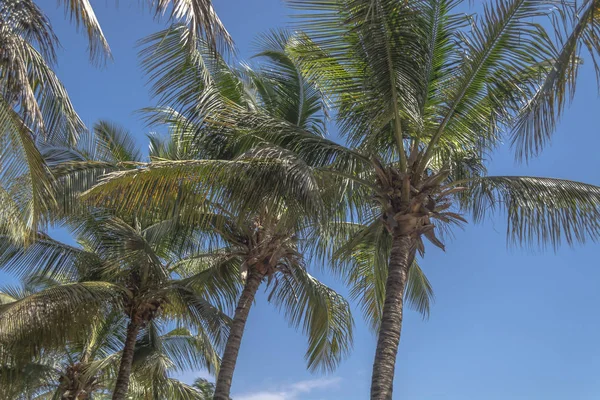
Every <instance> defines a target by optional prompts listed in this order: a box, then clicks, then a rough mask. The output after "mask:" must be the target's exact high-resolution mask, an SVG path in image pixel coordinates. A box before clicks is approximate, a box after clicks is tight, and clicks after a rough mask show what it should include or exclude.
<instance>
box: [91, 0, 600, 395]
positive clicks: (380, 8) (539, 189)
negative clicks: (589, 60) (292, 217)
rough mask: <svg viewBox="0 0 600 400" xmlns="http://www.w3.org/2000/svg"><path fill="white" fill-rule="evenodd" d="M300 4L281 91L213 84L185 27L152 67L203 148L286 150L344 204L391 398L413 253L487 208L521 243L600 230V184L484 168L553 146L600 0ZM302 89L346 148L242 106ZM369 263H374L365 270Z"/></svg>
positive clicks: (122, 182) (163, 93)
mask: <svg viewBox="0 0 600 400" xmlns="http://www.w3.org/2000/svg"><path fill="white" fill-rule="evenodd" d="M290 3H291V4H292V5H293V6H295V7H297V8H299V9H300V10H301V11H302V12H301V13H300V18H305V19H304V22H303V23H302V25H301V27H302V28H303V29H304V30H305V33H304V34H298V35H297V36H296V37H294V38H290V39H289V40H287V49H288V50H287V56H288V57H287V59H289V60H293V61H294V62H293V63H292V64H289V63H287V62H285V60H286V57H282V51H281V46H280V45H279V44H277V43H274V41H271V40H265V41H264V42H265V43H266V44H267V45H268V46H269V47H271V51H270V52H268V51H267V52H263V53H264V54H268V55H272V56H273V60H274V61H273V64H277V65H278V66H279V67H281V66H282V65H283V66H284V67H285V68H282V69H280V70H277V72H278V73H274V74H273V76H272V78H273V79H272V82H273V81H274V82H275V83H276V84H275V85H274V86H272V85H267V86H266V89H269V88H272V87H274V88H275V89H273V90H264V89H265V88H264V87H263V86H261V85H256V88H254V89H253V90H252V91H250V92H249V94H250V96H239V93H241V92H244V91H245V92H248V91H247V90H246V89H245V88H247V86H244V85H243V84H241V83H243V82H244V81H252V79H253V75H252V74H251V73H249V74H248V75H244V76H243V77H242V78H239V76H240V74H239V73H231V72H227V71H225V72H220V73H218V74H217V76H218V79H216V78H215V74H212V75H211V74H210V73H206V71H207V70H209V71H210V69H211V68H213V67H214V66H215V65H220V64H219V63H218V62H215V61H214V60H210V59H207V58H206V57H202V54H201V52H191V51H189V49H187V52H186V50H185V49H183V46H181V45H180V44H179V45H178V43H181V42H182V41H181V40H179V42H178V41H177V40H176V39H175V37H176V36H177V35H176V34H170V35H163V36H158V35H157V36H156V37H154V38H153V40H155V41H158V40H159V38H161V37H162V38H163V39H164V41H162V42H161V43H160V46H163V47H162V48H160V47H158V46H159V45H156V46H154V47H149V49H152V50H162V51H154V52H153V53H152V54H153V58H152V57H150V54H151V52H150V51H148V52H147V53H143V54H145V55H146V56H147V58H146V60H145V61H144V65H145V67H146V69H147V70H148V71H149V72H150V74H151V77H152V78H153V80H154V83H155V84H154V91H155V93H156V94H157V95H158V96H159V98H160V99H161V100H162V101H163V102H165V103H166V104H171V105H172V106H173V107H174V108H175V109H176V110H177V111H178V112H180V113H182V114H184V115H185V116H186V119H187V120H194V123H195V124H197V126H198V128H195V129H194V134H195V136H196V141H197V142H200V143H206V144H211V145H214V144H215V143H216V144H217V145H222V143H226V145H225V146H223V148H225V149H226V150H227V151H230V152H233V153H234V154H235V152H236V151H245V152H246V154H247V153H248V151H250V150H251V149H255V151H256V149H261V148H264V147H269V146H271V148H277V149H279V151H281V152H285V154H286V157H287V160H288V162H289V163H290V164H294V165H303V166H305V168H304V169H303V171H304V172H305V173H307V174H310V173H314V175H313V176H317V177H318V178H315V179H317V180H318V181H319V183H321V188H322V189H323V190H325V192H326V193H325V194H326V195H327V197H330V198H333V199H336V198H337V200H338V201H337V204H338V205H339V207H337V213H336V214H335V216H334V218H333V219H334V220H335V221H337V222H339V223H338V224H334V225H332V226H330V228H328V229H330V230H332V231H335V233H336V235H333V236H334V237H346V238H347V241H346V242H347V243H346V244H345V245H343V246H341V247H340V248H338V249H337V250H336V251H334V253H333V255H334V257H335V258H336V259H337V260H342V261H344V260H345V261H352V262H351V265H350V266H347V263H340V264H341V265H340V266H343V265H346V266H347V268H346V269H342V271H341V272H342V273H345V274H348V280H349V281H350V283H353V284H355V287H354V291H355V293H357V294H358V295H362V296H364V304H366V305H367V306H365V308H366V310H367V312H368V313H370V314H371V316H372V317H373V318H374V319H376V320H377V321H376V322H375V325H376V327H377V328H378V344H377V350H376V355H375V362H374V366H373V377H372V387H371V398H372V399H377V400H387V399H389V398H391V396H392V387H393V385H392V382H393V378H394V369H395V363H396V355H397V350H398V345H399V341H400V332H401V326H402V314H403V300H404V298H405V295H406V291H407V280H408V276H409V274H411V269H412V267H411V266H412V265H415V264H414V259H415V255H416V253H417V252H418V253H420V254H421V255H422V254H424V251H425V244H424V242H423V237H425V238H427V239H428V240H429V241H430V242H431V243H432V244H434V245H436V246H438V247H442V248H443V247H444V244H443V242H442V240H441V239H443V237H441V236H440V234H441V233H443V232H444V231H446V230H451V228H452V227H453V226H455V225H461V224H464V223H466V222H467V219H466V218H465V217H466V214H471V215H472V216H473V219H474V220H475V221H480V220H481V219H482V218H484V217H485V216H486V215H488V214H489V213H490V212H492V213H494V212H497V213H505V215H506V216H507V217H508V236H509V240H510V241H511V242H514V243H523V244H539V245H542V246H546V245H548V244H550V245H552V246H558V245H559V244H560V243H561V242H562V241H566V242H567V243H569V244H570V243H574V242H583V241H585V240H586V239H587V238H590V237H592V238H594V237H597V235H598V234H599V233H600V232H599V231H600V224H599V222H598V217H599V216H600V214H599V213H600V210H599V208H598V204H599V201H600V189H599V188H598V187H596V186H593V185H588V184H583V183H578V182H572V181H567V180H563V179H553V178H541V177H518V176H499V177H498V176H488V175H487V173H486V169H485V159H486V158H487V156H488V155H489V154H491V152H492V151H493V150H494V149H495V148H496V146H498V145H499V143H500V142H501V140H502V139H503V138H506V137H508V138H509V139H510V140H511V141H512V142H513V145H514V146H515V147H516V150H517V154H518V155H519V156H520V157H522V158H526V157H529V156H531V155H534V154H535V153H536V152H538V151H540V150H541V149H542V148H543V146H544V145H545V144H546V143H547V142H548V141H549V139H550V137H551V134H552V132H553V130H554V127H555V123H556V121H557V119H558V118H559V117H560V115H561V113H562V111H563V109H564V106H565V103H566V100H567V99H568V98H569V94H572V93H573V90H574V88H575V83H576V79H575V78H576V73H577V70H578V67H579V64H580V62H579V59H578V57H577V54H578V49H579V48H580V46H582V45H586V46H588V47H589V48H590V49H591V50H592V51H594V52H597V50H598V41H597V38H596V36H595V32H596V31H595V30H596V28H597V27H596V20H595V19H594V18H595V16H596V15H597V14H595V11H596V10H597V8H598V3H599V2H598V1H586V2H580V3H574V2H568V1H567V2H560V4H558V3H557V4H556V5H555V7H548V5H547V4H546V2H540V1H534V0H499V1H497V2H495V3H493V4H486V6H485V7H486V8H485V12H484V14H483V15H482V16H481V17H480V18H470V19H468V18H465V17H464V15H462V14H461V13H459V12H457V11H456V7H458V6H459V5H461V4H462V3H463V2H462V1H459V0H424V1H411V2H408V1H407V2H401V1H392V0H389V1H388V0H379V1H370V0H369V1H366V0H354V1H351V2H346V1H340V0H326V1H319V2H315V1H312V0H291V1H290ZM469 22H472V23H470V24H469ZM540 23H541V24H540ZM178 29H179V28H178ZM183 42H184V41H183ZM182 66H185V68H182ZM177 67H180V68H179V69H177ZM306 77H307V78H306ZM307 81H314V82H315V85H316V86H312V87H314V88H318V89H319V90H318V91H317V93H318V92H319V91H322V92H324V93H325V94H326V95H327V98H328V99H329V100H330V101H331V102H332V103H333V104H334V105H335V111H336V119H337V120H338V125H339V128H340V132H341V133H342V135H343V137H344V138H345V140H346V143H347V144H348V146H347V147H345V146H343V145H341V144H339V143H337V142H334V141H331V140H327V139H326V138H324V137H322V136H320V135H315V134H314V132H313V131H311V130H310V129H307V127H306V126H303V125H302V124H299V123H297V121H301V118H297V119H289V118H288V119H286V118H281V116H280V115H275V114H273V113H271V112H268V111H266V110H265V108H264V107H256V106H255V104H256V103H254V102H248V101H239V99H247V98H248V97H252V96H255V97H259V98H260V96H262V95H263V93H266V94H267V95H270V94H273V95H275V96H276V97H275V98H278V97H279V99H284V100H286V102H285V104H287V105H290V106H293V105H295V106H298V107H297V109H299V110H300V109H303V107H300V106H304V105H306V104H307V102H305V101H304V100H305V99H307V98H309V97H306V96H294V97H292V96H289V94H288V93H286V92H284V91H283V90H282V89H281V86H278V84H277V83H278V82H287V83H289V85H290V86H286V87H291V85H292V83H296V86H295V87H298V85H297V84H298V82H301V83H303V82H307ZM198 88H200V90H201V93H200V94H199V93H198V90H199V89H198ZM232 88H233V89H238V90H237V92H236V91H235V90H233V91H232V90H231V89H232ZM240 88H244V89H243V90H239V89H240ZM236 93H237V94H236ZM296 93H298V92H296ZM312 93H314V92H312ZM267 98H268V96H267ZM300 99H302V100H300ZM264 103H265V104H270V103H269V102H268V101H264ZM289 109H290V110H293V107H290V108H289ZM296 117H298V114H296ZM155 171H157V172H155V173H154V175H153V173H152V172H147V173H144V174H141V173H140V172H136V173H131V174H130V176H135V177H136V178H139V176H144V177H145V179H138V183H139V185H140V187H141V186H142V185H143V186H144V187H150V186H151V185H154V184H160V180H161V179H162V178H161V173H160V172H159V171H158V170H157V169H156V170H155ZM179 172H181V170H180V171H179ZM179 177H186V179H188V178H187V177H189V174H187V175H186V174H184V173H183V172H182V174H181V175H179ZM112 178H114V179H112V180H110V183H109V185H108V186H110V187H111V188H112V189H114V191H111V193H113V195H114V193H115V192H116V191H117V190H118V189H120V190H123V189H125V187H131V186H130V185H132V186H133V187H134V189H135V190H134V192H135V193H137V192H138V191H137V188H136V187H135V185H136V183H135V181H134V180H133V179H130V178H126V177H124V176H117V175H115V176H113V177H112ZM108 186H107V187H108ZM97 190H98V191H100V190H101V189H100V187H98V188H97ZM119 200H125V203H127V202H128V200H129V199H127V198H126V196H121V197H119ZM326 203H327V204H336V202H335V201H328V202H326ZM123 207H127V206H126V205H123ZM348 222H351V223H348ZM434 222H435V224H434ZM356 223H358V225H357V224H356ZM337 243H338V242H337V241H331V242H330V243H329V244H331V245H332V246H333V247H335V245H336V244H337ZM375 255H376V256H377V257H376V258H375ZM384 257H385V259H383V258H384ZM369 260H373V261H372V262H373V263H374V264H375V263H376V265H373V268H372V269H371V270H366V269H364V267H365V262H369ZM353 267H354V268H353ZM360 267H362V268H363V270H364V271H368V272H369V273H370V276H372V277H373V278H372V279H371V280H370V281H369V280H365V279H357V278H356V277H357V276H358V277H360V273H357V268H360ZM346 271H347V272H346ZM417 272H418V271H417ZM414 276H416V277H418V279H417V280H416V282H418V281H420V282H421V288H420V289H419V291H418V292H419V293H421V294H422V295H423V296H425V297H422V299H425V298H426V297H428V296H429V294H430V288H428V285H427V283H426V280H425V278H424V276H423V275H422V274H421V273H417V274H414ZM382 280H385V283H384V282H382ZM372 284H373V285H374V284H377V285H379V287H378V288H377V289H373V288H372V286H371V285H372ZM410 292H412V293H414V289H411V290H410ZM419 304H421V305H423V304H426V303H423V302H420V303H419V302H418V303H417V306H418V305H419Z"/></svg>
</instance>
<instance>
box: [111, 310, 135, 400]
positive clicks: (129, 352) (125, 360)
mask: <svg viewBox="0 0 600 400" xmlns="http://www.w3.org/2000/svg"><path fill="white" fill-rule="evenodd" d="M139 331H140V324H139V323H138V322H136V318H135V316H133V317H132V318H131V321H129V325H127V337H126V338H125V347H124V348H123V356H122V357H121V366H120V367H119V375H118V376H117V383H116V384H115V391H114V392H113V397H112V400H124V399H125V396H127V390H128V389H129V375H131V364H132V363H133V352H134V350H135V342H136V340H137V335H138V332H139Z"/></svg>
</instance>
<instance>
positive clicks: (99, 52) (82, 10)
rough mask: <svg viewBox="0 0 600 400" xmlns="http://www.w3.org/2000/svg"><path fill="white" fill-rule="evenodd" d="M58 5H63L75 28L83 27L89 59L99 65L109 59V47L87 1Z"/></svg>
mask: <svg viewBox="0 0 600 400" xmlns="http://www.w3.org/2000/svg"><path fill="white" fill-rule="evenodd" d="M59 3H62V4H63V6H64V7H65V13H66V14H68V15H69V16H70V18H71V20H72V21H75V24H76V26H77V28H80V27H83V29H84V30H85V33H86V34H87V36H88V50H89V52H90V59H91V60H92V61H93V62H98V63H100V62H102V61H104V60H105V59H106V58H111V54H110V47H109V45H108V42H107V41H106V38H105V37H104V33H103V32H102V28H101V27H100V23H99V22H98V19H97V18H96V14H95V13H94V9H93V8H92V5H91V4H90V2H89V0H59Z"/></svg>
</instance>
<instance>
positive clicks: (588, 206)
mask: <svg viewBox="0 0 600 400" xmlns="http://www.w3.org/2000/svg"><path fill="white" fill-rule="evenodd" d="M469 186H470V191H469V197H468V198H469V200H468V202H467V203H466V204H465V205H464V207H465V208H466V209H467V210H469V211H471V212H472V213H473V217H474V219H475V220H476V221H481V220H482V219H483V218H485V216H486V215H488V214H490V213H494V212H497V211H501V212H502V213H503V214H505V215H506V216H507V218H508V226H507V235H508V239H509V241H510V242H511V243H514V244H526V245H532V244H537V245H539V246H541V247H545V246H546V245H547V244H551V245H552V247H554V248H556V247H557V246H558V245H559V244H560V243H561V242H563V241H565V242H566V243H568V244H569V245H573V244H575V243H577V242H579V243H583V242H585V241H586V240H596V238H598V235H599V234H600V187H598V186H594V185H590V184H585V183H580V182H573V181H568V180H564V179H554V178H538V177H523V176H488V177H483V178H479V179H476V180H473V181H472V182H471V183H470V185H469Z"/></svg>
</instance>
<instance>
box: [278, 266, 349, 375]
mask: <svg viewBox="0 0 600 400" xmlns="http://www.w3.org/2000/svg"><path fill="white" fill-rule="evenodd" d="M287 269H288V270H287V271H286V272H287V273H285V274H282V275H281V276H278V277H277V278H275V279H276V280H275V283H274V287H273V289H272V291H271V293H270V295H269V299H270V301H272V302H273V303H274V304H275V305H276V306H277V307H278V308H279V309H281V310H282V311H283V312H284V314H285V316H286V318H288V320H289V322H290V324H291V325H292V326H294V327H296V328H298V327H302V330H303V331H304V333H305V335H306V336H307V338H308V350H307V351H306V361H307V366H308V369H310V370H312V371H315V370H323V371H332V370H334V369H335V368H336V366H337V365H338V364H339V363H340V362H341V361H342V359H343V358H344V357H345V356H347V355H348V353H349V351H350V349H351V348H352V341H353V335H352V327H353V325H354V319H353V318H352V314H351V312H350V305H349V304H348V303H347V302H346V300H344V298H343V297H342V296H340V295H339V294H337V293H336V292H335V291H333V290H332V289H330V288H328V287H327V286H325V285H324V284H322V283H321V282H319V281H318V280H316V279H315V278H313V277H312V276H311V275H310V274H308V273H307V272H306V270H305V269H304V268H303V267H301V266H299V265H292V264H289V265H288V268H287Z"/></svg>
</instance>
